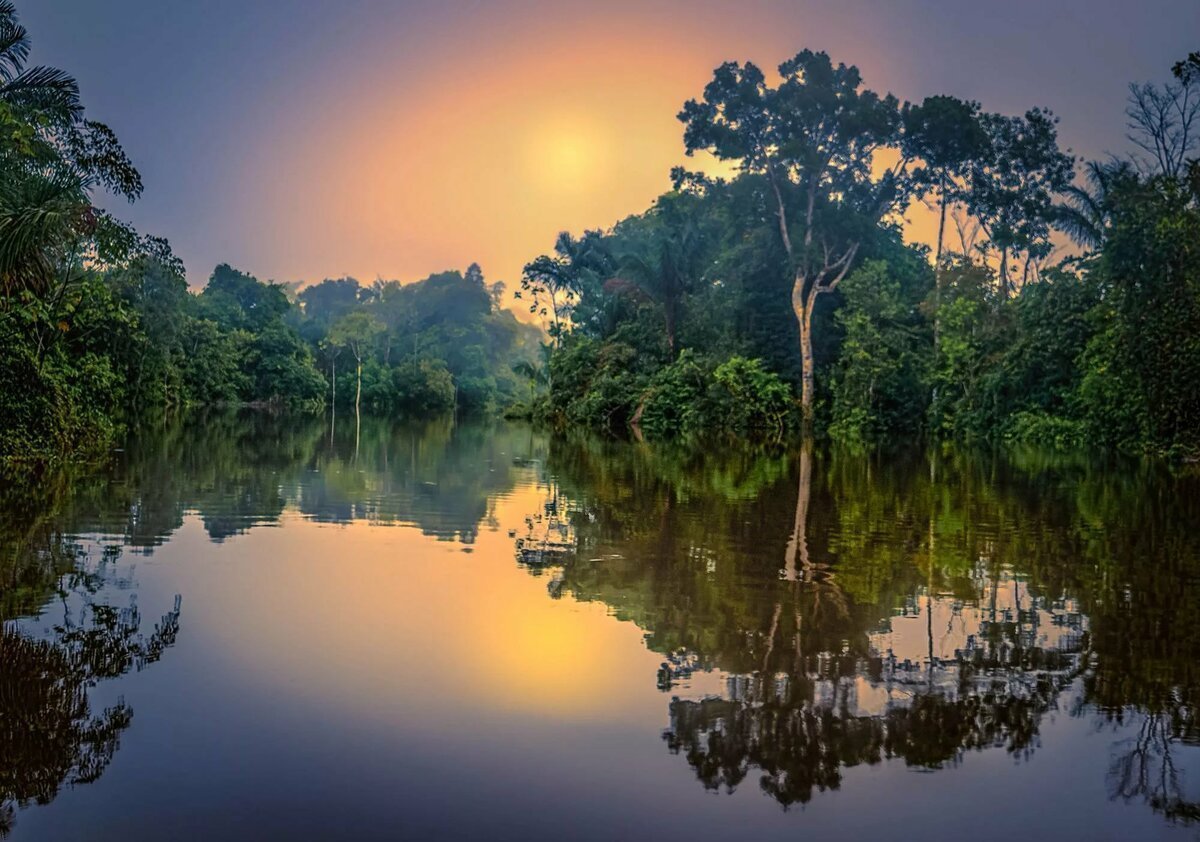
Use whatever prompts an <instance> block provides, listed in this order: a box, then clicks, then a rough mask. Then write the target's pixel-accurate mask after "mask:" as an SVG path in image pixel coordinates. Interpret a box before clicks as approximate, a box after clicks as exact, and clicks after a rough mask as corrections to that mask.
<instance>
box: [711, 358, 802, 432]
mask: <svg viewBox="0 0 1200 842" xmlns="http://www.w3.org/2000/svg"><path fill="white" fill-rule="evenodd" d="M713 382H714V385H715V386H716V395H715V396H714V403H715V404H716V415H715V418H714V420H717V419H719V426H720V428H721V429H724V430H728V431H729V432H733V433H741V434H750V433H764V434H766V435H768V436H771V437H776V438H777V437H779V436H781V435H782V434H783V433H784V431H785V430H786V429H787V428H788V426H789V421H790V420H792V419H790V418H789V416H790V415H791V414H792V412H793V409H794V404H793V401H792V395H791V390H790V389H789V388H788V387H787V384H785V383H784V382H783V380H782V379H780V377H779V375H777V374H775V373H774V372H772V371H768V370H767V369H766V368H765V367H764V366H763V363H762V360H748V359H746V358H745V357H730V358H729V359H728V360H726V361H725V362H723V363H721V364H720V365H719V366H717V367H716V368H715V369H713ZM710 394H711V392H710Z"/></svg>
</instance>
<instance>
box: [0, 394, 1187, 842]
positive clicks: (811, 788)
mask: <svg viewBox="0 0 1200 842" xmlns="http://www.w3.org/2000/svg"><path fill="white" fill-rule="evenodd" d="M0 483H2V484H0V489H2V490H0V619H3V630H4V632H3V650H0V805H2V806H0V827H3V828H7V830H8V832H9V834H10V838H12V839H15V840H58V839H89V840H93V839H100V840H104V839H143V838H164V839H173V840H186V839H197V840H199V839H213V838H221V839H325V838H347V839H400V838H405V839H423V838H438V839H526V840H529V839H562V838H571V839H648V838H658V839H709V838H712V839H721V838H732V837H735V836H736V838H754V839H775V838H779V839H785V838H786V839H794V838H809V839H834V838H842V839H860V838H881V837H882V836H884V835H886V834H895V833H897V832H905V833H909V832H911V833H918V834H919V835H920V837H921V838H923V839H928V840H937V839H954V840H959V839H963V838H970V839H1011V838H1014V837H1021V838H1028V839H1042V838H1046V839H1049V838H1055V839H1114V840H1115V839H1135V838H1136V839H1159V838H1162V839H1168V838H1193V837H1194V836H1195V834H1196V825H1194V824H1193V822H1195V821H1196V820H1200V726H1198V725H1197V722H1196V717H1195V711H1196V702H1197V695H1196V694H1197V690H1198V688H1200V482H1197V480H1196V479H1195V478H1188V477H1186V476H1174V475H1172V474H1171V473H1169V472H1168V471H1166V470H1164V469H1162V468H1161V467H1155V466H1150V465H1144V464H1138V463H1125V462H1116V461H1097V460H1095V459H1088V458H1084V457H1056V458H1052V459H1051V458H1047V457H1044V456H1038V455H1035V454H1010V455H1008V456H1007V457H1003V458H1001V457H999V456H995V455H981V454H968V453H962V452H952V451H945V452H937V453H920V454H917V453H912V454H901V455H892V456H887V457H884V456H878V455H875V456H863V455H853V454H847V453H837V452H828V451H824V450H822V449H820V448H817V449H815V450H813V449H808V450H806V449H790V450H782V451H765V452H751V451H748V450H739V449H737V448H732V447H709V448H705V449H691V450H688V449H683V448H670V447H651V446H647V445H635V444H621V443H613V442H602V441H599V440H595V439H589V438H586V437H570V438H565V439H556V438H551V437H549V436H547V435H545V434H542V433H538V432H534V431H531V430H530V429H529V428H527V427H522V426H510V425H502V424H478V423H476V424H471V423H461V422H460V423H457V424H456V423H454V422H452V421H450V420H444V421H435V422H431V423H427V424H419V425H414V424H401V423H393V422H384V421H379V420H370V419H364V420H363V423H362V426H361V429H360V430H357V431H356V430H355V429H354V428H353V425H347V424H341V425H340V426H339V429H338V430H336V431H335V432H334V433H333V434H332V435H331V433H330V431H329V429H328V426H327V425H326V424H325V423H323V422H322V420H321V419H310V418H276V417H272V416H269V415H264V414H246V415H240V416H239V415H216V416H212V415H210V416H197V417H194V418H189V419H187V420H186V421H185V422H178V421H176V422H169V423H167V422H164V423H162V424H161V425H155V427H154V428H153V429H147V430H142V431H140V432H139V433H137V434H136V435H134V436H132V437H131V438H130V440H129V441H128V442H127V443H126V444H125V445H124V447H123V449H122V450H121V451H120V452H118V453H115V454H114V456H113V459H112V462H111V464H106V465H103V466H100V467H99V468H97V469H95V470H92V471H89V472H83V473H79V474H77V475H71V476H62V475H45V476H41V477H37V478H35V479H33V480H17V479H15V478H8V479H5V480H0ZM550 518H559V519H561V520H562V521H563V522H565V523H568V524H569V533H570V534H571V536H572V537H573V538H574V539H575V540H576V541H577V542H578V549H577V551H576V552H575V554H574V555H573V556H568V557H565V558H562V559H556V560H554V561H553V563H551V564H548V565H545V566H542V565H529V564H525V563H523V561H522V559H521V557H520V555H519V553H518V552H517V551H516V548H515V542H516V540H517V539H519V538H521V537H523V536H525V535H527V534H528V533H529V532H530V530H531V529H534V530H536V529H537V528H539V526H540V525H542V524H544V523H545V522H547V521H548V520H549V519H550Z"/></svg>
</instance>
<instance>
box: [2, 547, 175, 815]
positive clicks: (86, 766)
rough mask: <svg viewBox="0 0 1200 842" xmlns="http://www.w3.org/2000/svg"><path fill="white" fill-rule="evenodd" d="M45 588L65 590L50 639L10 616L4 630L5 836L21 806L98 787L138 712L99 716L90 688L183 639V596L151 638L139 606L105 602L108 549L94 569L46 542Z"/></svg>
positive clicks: (122, 708)
mask: <svg viewBox="0 0 1200 842" xmlns="http://www.w3.org/2000/svg"><path fill="white" fill-rule="evenodd" d="M33 555H43V556H44V557H45V558H47V559H56V560H61V559H66V558H69V559H71V560H72V563H73V566H72V567H71V569H69V570H68V571H66V572H60V570H59V568H58V567H57V565H55V564H43V565H40V566H39V565H37V564H31V565H28V567H27V569H40V570H42V571H43V574H44V576H43V580H42V582H41V583H40V584H41V586H40V588H39V590H40V591H41V592H42V593H51V592H55V591H57V594H58V597H59V598H60V599H61V600H62V604H63V606H64V611H63V620H62V622H60V623H59V624H57V625H56V626H55V627H54V629H53V632H52V634H51V635H50V636H49V637H48V638H39V637H36V636H34V635H33V634H32V633H30V632H27V631H24V630H22V628H21V627H20V625H19V624H18V623H17V622H15V621H14V620H12V619H8V618H5V619H4V622H3V624H2V626H0V837H2V836H5V835H7V834H8V833H9V832H10V831H11V829H12V827H13V824H14V823H15V821H16V813H17V810H18V809H23V808H25V807H26V806H28V805H30V804H33V803H36V804H47V803H49V802H50V801H51V800H52V799H53V798H54V797H55V796H56V795H57V794H58V792H59V791H60V790H61V789H62V788H63V787H71V786H75V785H77V784H85V783H90V782H92V781H94V780H96V779H97V778H99V777H100V775H101V774H102V773H103V772H104V770H105V768H106V767H107V766H108V764H109V763H110V762H111V760H112V758H113V754H114V753H115V752H116V750H117V747H118V745H119V740H120V735H121V732H123V731H124V730H125V729H126V728H128V727H129V725H130V722H131V721H132V717H133V710H132V709H131V708H130V706H129V705H127V704H126V703H125V702H124V701H119V702H117V703H116V704H115V705H112V706H110V707H106V708H104V709H102V710H99V711H96V710H95V709H94V708H93V706H92V704H91V701H90V699H89V690H90V688H91V687H93V686H94V685H95V684H96V683H97V682H99V681H101V680H104V679H112V678H117V677H119V676H121V675H124V674H125V673H127V672H129V671H130V670H140V669H142V668H143V667H145V666H146V665H147V664H150V663H153V662H154V661H157V660H158V659H159V658H160V657H161V656H162V653H163V651H164V650H165V649H166V648H167V647H169V646H171V645H172V644H173V643H174V642H175V638H176V636H177V635H178V633H179V613H180V599H179V597H176V598H175V606H174V608H173V609H172V610H171V611H170V612H169V613H167V614H166V615H164V616H163V618H162V619H161V620H160V621H159V622H158V623H157V624H155V626H154V630H153V632H151V633H150V634H148V635H143V634H142V632H141V625H142V623H141V617H140V615H139V613H138V610H137V608H136V604H131V605H130V606H129V607H126V608H117V607H114V606H112V605H108V604H104V603H102V602H99V601H97V596H98V595H99V594H101V593H102V592H103V589H104V585H105V584H107V576H106V570H105V567H106V566H107V565H109V564H111V562H112V561H113V559H112V553H106V554H105V557H104V559H103V561H102V562H101V566H100V567H99V568H90V569H89V568H88V567H87V566H86V563H85V561H84V558H83V557H81V551H80V550H79V548H78V547H77V546H76V545H74V544H72V543H71V542H69V541H67V540H66V539H65V538H63V537H62V536H61V535H59V534H51V535H49V536H48V538H47V545H46V548H45V550H44V552H34V553H33Z"/></svg>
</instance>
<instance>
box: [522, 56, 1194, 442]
mask: <svg viewBox="0 0 1200 842" xmlns="http://www.w3.org/2000/svg"><path fill="white" fill-rule="evenodd" d="M777 78H778V81H777V82H773V81H770V80H769V79H768V77H767V76H766V75H765V74H764V73H763V72H762V71H761V70H760V69H759V68H758V67H756V66H755V65H753V64H750V63H746V64H739V63H734V62H729V63H725V64H723V65H721V66H720V67H718V68H717V69H716V70H715V71H714V73H713V77H712V80H711V81H710V82H709V83H708V85H707V86H706V87H705V88H704V90H703V92H702V93H701V95H700V96H699V97H698V98H697V99H694V100H691V101H689V102H687V103H685V105H684V106H683V109H682V111H681V112H680V113H679V119H680V120H681V121H682V123H683V125H684V143H685V146H686V149H687V151H688V153H689V154H690V153H692V152H699V151H706V152H709V153H711V154H712V155H714V156H715V157H716V158H718V159H721V160H723V161H726V162H729V163H731V164H732V165H734V167H735V169H736V172H735V174H734V175H733V176H732V177H730V178H713V177H709V176H706V175H704V174H701V173H696V172H689V171H686V170H684V169H676V170H675V171H674V172H673V173H672V177H673V189H672V190H671V191H670V192H668V193H666V194H664V195H662V196H660V197H659V198H658V199H657V200H656V201H655V203H654V205H653V206H652V207H651V208H650V209H649V210H647V211H646V212H644V213H642V214H638V215H635V216H631V217H629V218H627V219H624V220H622V221H621V222H619V223H618V224H616V225H615V226H613V227H612V228H611V229H608V230H595V231H586V232H584V233H583V234H582V235H581V236H578V237H576V236H572V235H571V234H569V233H564V234H562V235H560V236H559V238H558V240H557V241H556V243H555V246H554V252H553V253H552V254H549V255H544V256H542V257H539V258H537V259H536V260H534V261H531V262H530V263H529V264H528V266H526V268H525V272H524V277H523V281H522V293H523V295H524V296H525V297H526V299H527V303H528V304H529V306H530V309H531V310H532V311H533V312H535V313H540V314H542V316H543V317H544V318H545V320H546V321H547V323H548V325H549V330H550V334H551V336H552V345H551V347H550V349H549V350H550V353H549V355H548V356H549V358H548V361H547V365H546V371H545V373H544V376H543V377H542V378H541V379H542V381H544V383H545V384H546V388H545V389H544V390H543V392H542V394H541V396H540V397H539V398H538V401H537V403H536V405H535V406H534V407H533V411H534V414H535V415H537V416H540V417H543V418H547V419H550V420H551V421H553V422H555V423H557V424H559V425H564V426H565V425H576V424H586V425H589V426H593V427H599V428H606V429H609V430H618V431H624V430H625V429H627V428H633V430H634V432H635V433H637V434H641V433H642V432H643V431H644V433H645V434H647V435H651V436H658V437H663V436H675V435H680V434H685V435H687V434H695V433H702V432H709V433H711V432H713V431H717V432H723V433H726V434H732V435H737V436H744V435H747V434H757V435H768V436H779V435H782V434H783V433H785V432H786V431H788V430H793V429H798V428H800V427H802V426H805V425H814V426H815V429H816V430H818V431H820V432H824V433H827V434H828V435H829V436H830V437H832V438H835V439H839V440H842V441H850V442H857V443H865V444H876V443H880V442H886V441H903V440H909V439H911V438H913V437H917V436H927V437H955V438H960V439H972V440H984V441H989V440H990V441H997V440H1010V441H1028V442H1037V443H1042V444H1051V445H1057V446H1076V445H1079V444H1082V443H1085V442H1087V443H1092V444H1099V445H1104V446H1108V447H1114V448H1121V449H1125V450H1129V451H1136V452H1155V453H1174V454H1176V455H1183V456H1186V455H1189V454H1191V455H1193V456H1194V455H1195V454H1196V453H1197V450H1198V448H1200V388H1197V385H1196V384H1197V382H1198V380H1197V378H1198V376H1200V203H1198V200H1200V164H1198V163H1197V156H1198V155H1200V120H1198V116H1200V57H1198V56H1197V54H1193V55H1191V56H1189V57H1188V58H1187V59H1185V60H1183V61H1181V62H1179V63H1178V64H1176V65H1175V66H1174V68H1173V69H1172V77H1171V81H1169V82H1166V83H1163V84H1156V83H1146V84H1135V85H1132V86H1131V87H1130V93H1129V100H1128V103H1127V110H1126V115H1127V119H1128V132H1129V140H1130V142H1131V147H1132V148H1133V149H1134V150H1135V152H1134V153H1133V154H1131V155H1130V156H1128V157H1126V158H1112V159H1110V160H1105V161H1088V162H1081V161H1078V160H1076V159H1075V158H1074V157H1073V156H1072V155H1071V154H1070V153H1069V152H1068V151H1064V150H1063V149H1061V148H1060V145H1059V141H1058V125H1057V118H1055V117H1054V115H1052V114H1051V113H1050V112H1049V111H1047V110H1045V109H1042V108H1037V107H1031V108H1030V109H1029V110H1027V111H1026V112H1025V113H1024V114H1017V115H1006V114H997V113H991V112H988V111H985V110H984V109H983V107H982V106H981V105H980V104H979V103H976V102H967V101H961V100H958V99H955V98H953V97H949V96H943V95H933V96H930V97H927V98H926V99H924V100H923V101H921V102H919V103H907V102H903V103H902V102H900V101H898V100H897V99H896V98H895V97H893V96H891V95H880V94H877V93H875V92H873V91H872V90H870V89H869V88H867V87H865V85H864V82H863V80H862V78H861V76H860V74H859V72H858V70H857V69H856V68H855V67H852V66H848V65H844V64H839V63H835V62H834V61H833V60H832V59H831V58H830V57H829V56H827V55H825V54H824V53H817V52H812V51H809V50H804V51H802V52H800V53H798V54H797V55H796V56H795V57H794V58H792V59H789V60H788V61H785V62H784V63H782V64H781V65H780V66H779V68H778V77H777ZM918 203H924V204H925V205H926V206H928V207H929V208H930V209H931V210H932V211H933V212H934V214H935V219H936V220H937V227H936V230H937V235H936V240H935V242H934V245H933V247H932V248H929V247H926V246H923V245H919V244H914V243H911V242H906V241H905V239H904V236H903V233H904V231H903V223H904V220H905V215H906V214H907V213H909V212H911V210H912V208H913V207H914V206H915V205H916V204H918Z"/></svg>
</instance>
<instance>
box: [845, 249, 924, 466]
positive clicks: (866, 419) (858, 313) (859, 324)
mask: <svg viewBox="0 0 1200 842" xmlns="http://www.w3.org/2000/svg"><path fill="white" fill-rule="evenodd" d="M842 295H843V296H844V297H845V304H844V305H843V306H842V308H841V309H840V310H838V313H837V316H836V319H837V323H838V326H839V327H841V329H842V331H843V335H844V336H843V340H842V349H841V356H840V357H839V359H838V362H837V364H836V366H835V369H834V381H833V388H832V392H833V401H832V404H833V406H832V413H831V416H832V420H831V424H830V427H829V432H830V435H832V436H833V437H834V438H838V439H842V440H844V441H852V442H859V443H862V442H879V441H886V440H889V439H891V440H894V439H896V438H899V437H901V436H906V435H907V436H911V435H914V434H917V433H919V432H920V424H921V418H922V415H923V414H924V407H925V404H926V402H927V400H928V395H929V384H928V374H927V370H926V369H927V365H928V360H929V353H928V351H929V347H930V341H931V339H930V336H929V333H928V326H927V325H926V324H925V323H924V320H923V319H921V317H920V315H919V313H918V312H917V307H916V306H915V303H914V302H912V301H910V300H906V299H905V296H904V294H903V291H902V289H901V286H900V282H899V281H898V280H897V279H896V278H895V277H894V274H893V273H892V272H890V271H889V267H888V265H887V264H886V263H884V262H883V261H871V262H869V263H866V264H864V265H863V266H862V268H861V269H859V270H858V271H856V272H854V273H853V274H852V275H850V276H849V277H848V278H847V279H846V282H845V283H844V284H843V285H842Z"/></svg>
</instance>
